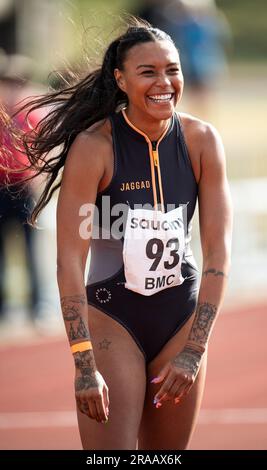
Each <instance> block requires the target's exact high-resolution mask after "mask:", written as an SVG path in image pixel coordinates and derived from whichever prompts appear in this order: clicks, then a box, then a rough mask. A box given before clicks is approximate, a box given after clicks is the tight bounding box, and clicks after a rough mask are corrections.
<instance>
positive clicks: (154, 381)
mask: <svg viewBox="0 0 267 470" xmlns="http://www.w3.org/2000/svg"><path fill="white" fill-rule="evenodd" d="M157 380H158V378H157V377H155V378H154V379H152V380H151V381H150V383H151V384H154V383H156V382H157Z"/></svg>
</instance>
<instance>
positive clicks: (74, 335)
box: [69, 317, 88, 341]
mask: <svg viewBox="0 0 267 470" xmlns="http://www.w3.org/2000/svg"><path fill="white" fill-rule="evenodd" d="M84 338H88V331H87V328H86V326H85V324H84V321H83V319H82V318H81V317H80V321H79V324H78V326H77V329H76V331H75V327H74V326H73V324H72V323H71V324H70V329H69V339H70V341H74V340H76V339H84Z"/></svg>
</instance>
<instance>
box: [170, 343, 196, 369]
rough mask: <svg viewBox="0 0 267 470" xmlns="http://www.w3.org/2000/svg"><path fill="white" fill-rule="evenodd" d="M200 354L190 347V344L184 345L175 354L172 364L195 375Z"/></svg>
mask: <svg viewBox="0 0 267 470" xmlns="http://www.w3.org/2000/svg"><path fill="white" fill-rule="evenodd" d="M201 357H202V355H201V354H200V353H199V352H198V351H196V350H195V349H193V348H191V347H190V346H185V348H184V349H183V350H182V352H181V353H179V354H177V356H175V358H174V359H173V361H172V362H173V364H174V365H175V366H176V367H179V368H181V369H184V370H186V371H187V372H189V373H191V374H193V375H196V374H197V371H198V368H199V365H200V361H201Z"/></svg>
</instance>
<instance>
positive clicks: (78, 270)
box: [57, 132, 107, 421]
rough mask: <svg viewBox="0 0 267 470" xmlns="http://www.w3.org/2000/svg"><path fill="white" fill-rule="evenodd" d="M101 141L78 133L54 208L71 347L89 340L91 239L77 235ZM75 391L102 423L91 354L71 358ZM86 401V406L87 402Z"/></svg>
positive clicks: (91, 196) (98, 168)
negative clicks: (87, 269)
mask: <svg viewBox="0 0 267 470" xmlns="http://www.w3.org/2000/svg"><path fill="white" fill-rule="evenodd" d="M104 147H105V146H104V145H103V138H102V140H101V137H99V136H96V135H94V134H91V133H86V132H84V133H82V134H80V135H79V136H78V137H77V138H76V140H75V141H74V143H73V144H72V146H71V149H70V151H69V154H68V156H67V160H66V164H65V167H64V172H63V178H62V184H61V189H60V194H59V198H58V205H57V280H58V287H59V292H60V300H61V307H62V314H63V319H64V322H65V327H66V332H67V335H68V339H69V342H70V345H72V344H75V343H77V342H82V341H85V340H90V332H89V329H88V306H87V299H86V290H85V283H84V272H85V265H86V259H87V255H88V250H89V245H90V238H88V237H83V236H81V233H80V224H81V222H82V221H83V218H82V217H81V216H80V215H79V212H80V208H81V206H83V205H84V204H88V203H90V204H94V203H95V200H96V195H97V188H98V185H99V182H100V180H101V178H102V176H103V174H104V163H103V158H102V155H101V152H104V151H105V148H104ZM74 361H75V367H76V379H75V390H76V400H77V404H78V406H79V408H80V409H81V411H83V412H84V413H86V414H89V416H90V417H92V418H95V419H98V420H101V421H103V420H105V419H106V414H105V411H106V408H107V407H105V406H103V403H102V406H101V403H100V408H101V412H99V415H100V416H96V415H94V416H92V414H93V413H92V412H91V413H90V403H89V402H88V393H87V392H88V391H89V390H90V392H91V393H93V395H95V397H94V398H95V399H99V394H98V391H97V387H98V385H99V380H98V379H99V377H98V375H97V367H96V364H95V360H94V354H93V351H92V350H87V351H84V352H77V353H75V354H74ZM87 402H88V403H87Z"/></svg>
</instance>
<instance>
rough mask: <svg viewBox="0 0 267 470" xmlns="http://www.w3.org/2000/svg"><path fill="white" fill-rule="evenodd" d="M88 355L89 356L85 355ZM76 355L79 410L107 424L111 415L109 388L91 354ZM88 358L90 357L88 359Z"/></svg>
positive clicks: (76, 395)
mask: <svg viewBox="0 0 267 470" xmlns="http://www.w3.org/2000/svg"><path fill="white" fill-rule="evenodd" d="M85 353H87V354H85ZM85 353H77V354H75V355H74V356H75V358H74V360H75V366H76V370H75V398H76V403H77V407H78V408H79V410H80V411H81V412H82V413H84V414H86V415H87V416H89V418H92V419H95V420H96V421H98V422H99V423H105V422H107V420H108V415H109V397H108V387H107V385H106V382H105V380H104V379H103V377H102V375H101V374H100V372H99V371H98V370H97V369H96V367H95V365H94V366H93V361H92V358H91V357H90V356H89V354H90V352H87V351H86V352H85ZM87 356H88V357H87ZM92 366H93V367H92Z"/></svg>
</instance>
